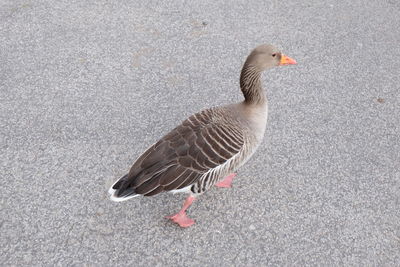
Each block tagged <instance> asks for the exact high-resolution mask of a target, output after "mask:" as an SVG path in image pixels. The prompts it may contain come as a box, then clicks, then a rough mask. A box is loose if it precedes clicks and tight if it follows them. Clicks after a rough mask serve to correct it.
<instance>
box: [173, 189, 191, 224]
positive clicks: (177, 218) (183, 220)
mask: <svg viewBox="0 0 400 267" xmlns="http://www.w3.org/2000/svg"><path fill="white" fill-rule="evenodd" d="M194 200H195V198H194V197H192V196H189V197H188V198H187V199H186V200H185V203H183V207H182V209H181V210H180V211H179V212H178V213H177V214H175V215H172V216H167V218H168V219H171V220H172V221H173V222H176V223H177V224H179V226H180V227H189V226H191V225H193V224H194V220H192V219H190V218H189V217H187V216H186V212H185V211H186V210H187V208H189V206H190V205H192V203H193V201H194Z"/></svg>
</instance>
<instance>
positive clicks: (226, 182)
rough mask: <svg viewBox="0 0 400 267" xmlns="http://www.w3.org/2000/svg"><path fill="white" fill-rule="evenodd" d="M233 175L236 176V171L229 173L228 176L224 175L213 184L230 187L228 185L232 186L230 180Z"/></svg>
mask: <svg viewBox="0 0 400 267" xmlns="http://www.w3.org/2000/svg"><path fill="white" fill-rule="evenodd" d="M235 176H236V173H231V174H229V175H228V176H226V177H225V178H224V180H222V181H220V182H218V183H216V184H215V186H217V187H224V188H230V187H232V180H233V178H235Z"/></svg>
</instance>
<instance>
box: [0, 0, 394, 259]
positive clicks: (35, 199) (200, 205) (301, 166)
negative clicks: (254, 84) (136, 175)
mask: <svg viewBox="0 0 400 267" xmlns="http://www.w3.org/2000/svg"><path fill="white" fill-rule="evenodd" d="M167 2H174V3H167ZM399 10H400V5H399V2H398V1H394V0H383V1H378V0H371V1H361V0H355V1H340V2H338V1H334V0H326V1H322V0H311V1H302V0H289V1H276V0H275V1H234V2H232V1H209V0H207V1H185V2H183V1H112V0H111V1H107V0H96V1H93V0H85V1H76V0H75V1H66V0H64V1H55V0H38V1H30V0H24V1H21V0H8V1H7V0H3V1H0V147H1V161H0V173H1V176H2V186H1V187H0V203H1V210H0V217H1V219H0V220H1V223H0V226H1V229H0V232H1V234H0V236H1V241H0V242H1V246H0V264H1V265H2V266H10V265H16V266H23V265H30V266H31V265H35V266H38V265H46V266H53V265H56V264H57V265H63V266H67V265H69V266H71V265H84V264H87V265H91V266H93V265H95V266H115V265H119V266H128V265H129V266H150V265H156V266H177V265H179V266H232V265H237V266H265V265H270V266H277V265H280V266H282V265H286V266H304V265H319V266H333V265H342V266H396V265H397V266H398V265H400V89H399V83H400V78H399V73H400V60H399V59H400V46H399V43H400V30H399V29H400V16H399V15H398V13H399ZM261 43H273V44H275V45H277V46H278V47H280V48H281V49H282V51H283V52H285V53H286V54H287V55H289V56H290V57H293V58H295V59H296V60H297V61H298V63H299V64H298V65H297V66H290V67H282V68H276V69H274V70H272V71H270V72H268V73H266V74H265V75H264V84H265V88H266V89H267V93H268V97H269V102H270V108H269V111H270V112H269V115H270V116H269V124H268V127H267V132H266V137H265V142H264V143H263V144H262V146H261V147H260V149H259V151H258V152H257V153H256V154H255V156H254V158H253V160H251V161H250V162H248V164H246V165H245V166H244V167H243V168H242V169H241V170H240V171H239V175H238V178H237V179H236V180H235V181H234V188H232V189H228V190H226V189H218V188H215V189H213V190H211V191H209V192H208V193H207V194H205V195H203V197H202V198H201V199H199V200H198V201H196V202H195V204H194V205H193V206H192V208H191V209H190V211H189V215H190V216H191V217H192V218H193V219H195V220H196V221H197V224H196V225H195V226H193V227H191V228H189V229H184V230H183V229H180V228H178V227H177V226H176V225H173V224H171V223H170V222H168V221H167V220H166V219H164V216H165V215H169V214H171V213H173V212H176V211H177V210H178V209H179V208H180V206H181V203H182V201H183V198H184V196H183V195H169V194H161V195H159V196H156V197H153V198H141V199H134V200H131V201H128V202H123V203H113V202H111V201H109V200H108V197H107V194H106V191H107V188H108V186H109V185H110V184H111V183H112V181H113V180H115V179H117V178H118V177H119V176H121V175H123V174H124V173H125V172H126V171H127V170H128V169H129V167H130V165H131V164H132V162H133V161H134V160H135V158H136V157H137V156H138V155H139V154H140V153H141V152H142V151H143V150H144V149H145V148H146V147H147V146H148V145H150V144H152V143H153V142H154V141H156V140H157V139H158V138H159V137H161V136H162V135H163V134H165V133H166V132H167V131H168V130H170V129H172V128H173V127H174V126H175V125H176V124H177V123H178V122H179V121H181V120H183V119H184V118H185V117H187V116H188V115H189V114H191V113H193V112H196V111H199V110H201V109H203V108H207V107H211V106H214V105H220V104H226V103H230V102H233V101H239V100H241V95H240V91H239V88H238V78H239V73H240V68H241V65H242V63H243V61H244V59H245V57H246V56H247V54H248V53H249V51H250V50H251V49H252V48H253V47H255V46H256V45H258V44H261Z"/></svg>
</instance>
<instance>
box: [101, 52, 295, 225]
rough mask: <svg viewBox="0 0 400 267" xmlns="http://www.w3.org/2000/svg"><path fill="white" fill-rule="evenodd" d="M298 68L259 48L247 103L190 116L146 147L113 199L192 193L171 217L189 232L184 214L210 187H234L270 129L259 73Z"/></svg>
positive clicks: (248, 77)
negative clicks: (233, 181)
mask: <svg viewBox="0 0 400 267" xmlns="http://www.w3.org/2000/svg"><path fill="white" fill-rule="evenodd" d="M289 64H296V61H295V60H294V59H291V58H289V57H287V56H285V55H284V54H282V53H281V52H280V51H279V50H277V49H276V48H275V47H274V46H272V45H260V46H258V47H257V48H255V49H254V50H253V51H252V52H251V53H250V55H249V56H248V57H247V60H246V61H245V63H244V66H243V69H242V72H241V75H240V88H241V90H242V93H243V96H244V101H242V102H240V103H236V104H231V105H226V106H221V107H214V108H210V109H206V110H203V111H201V112H199V113H196V114H194V115H192V116H190V117H189V118H188V119H186V120H185V121H183V122H182V123H181V124H180V125H179V126H177V127H176V128H175V129H173V130H172V131H171V132H169V133H168V134H167V135H165V136H164V137H163V138H161V139H160V140H159V141H158V142H156V143H155V144H153V145H152V146H151V147H150V148H148V149H147V150H146V151H145V152H144V153H143V154H142V155H141V156H140V157H139V158H138V159H137V160H136V162H135V163H134V164H133V166H132V167H131V169H130V171H129V173H128V174H126V175H125V176H123V177H122V178H120V179H119V180H118V181H116V182H115V183H114V184H113V185H112V186H111V188H110V190H109V193H110V194H111V200H113V201H124V200H128V199H130V198H133V197H136V196H140V195H142V196H153V195H155V194H158V193H161V192H164V191H170V192H186V193H188V194H189V196H188V197H187V199H186V200H185V202H184V204H183V207H182V209H181V210H180V211H179V212H178V213H177V214H175V215H173V216H169V217H167V218H169V219H171V220H172V221H173V222H175V223H177V224H179V225H180V226H181V227H188V226H191V225H193V224H194V220H192V219H190V218H189V217H187V215H186V210H187V208H188V207H189V206H190V205H191V204H192V202H193V201H194V200H195V198H196V197H198V196H199V195H201V194H202V193H204V192H205V191H207V190H208V189H209V188H211V187H212V186H214V185H216V186H219V187H230V186H231V182H232V179H233V178H234V176H235V173H234V172H235V171H236V170H237V169H238V168H239V167H240V166H242V165H243V164H244V163H245V162H246V161H247V160H248V159H249V158H250V157H251V155H252V154H253V153H254V152H255V151H256V149H257V147H258V146H259V144H260V143H261V140H262V139H263V136H264V132H265V128H266V124H267V98H266V96H265V93H264V90H263V89H262V86H261V73H262V72H263V71H264V70H266V69H269V68H272V67H275V66H279V65H289Z"/></svg>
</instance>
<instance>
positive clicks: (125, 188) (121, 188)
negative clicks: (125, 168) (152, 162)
mask: <svg viewBox="0 0 400 267" xmlns="http://www.w3.org/2000/svg"><path fill="white" fill-rule="evenodd" d="M127 178H128V174H126V175H124V176H122V177H121V178H120V179H118V180H117V181H116V182H115V183H114V184H113V185H112V186H111V187H110V189H109V190H108V193H109V194H110V199H111V200H112V201H115V202H121V201H125V200H128V199H131V198H134V197H137V196H140V195H139V194H136V193H135V190H134V189H133V188H132V187H130V186H129V183H128V182H127Z"/></svg>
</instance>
